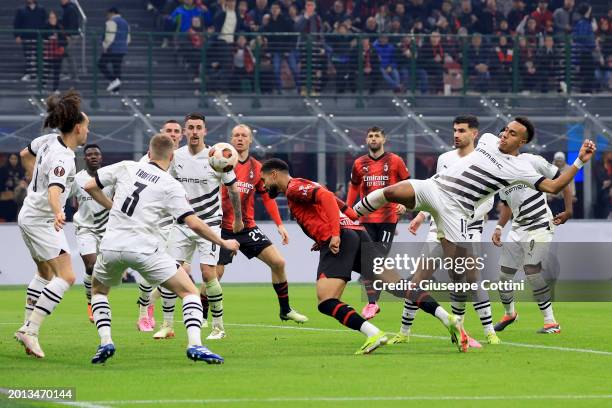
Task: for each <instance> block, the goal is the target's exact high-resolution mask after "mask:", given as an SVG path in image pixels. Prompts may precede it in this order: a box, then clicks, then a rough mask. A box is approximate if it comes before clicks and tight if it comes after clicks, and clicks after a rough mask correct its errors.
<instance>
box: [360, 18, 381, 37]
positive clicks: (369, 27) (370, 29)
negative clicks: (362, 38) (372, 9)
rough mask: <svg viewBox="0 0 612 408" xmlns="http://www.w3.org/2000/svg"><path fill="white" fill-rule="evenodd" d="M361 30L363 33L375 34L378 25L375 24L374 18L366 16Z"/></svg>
mask: <svg viewBox="0 0 612 408" xmlns="http://www.w3.org/2000/svg"><path fill="white" fill-rule="evenodd" d="M363 32H364V33H365V34H377V33H378V25H377V24H376V18H374V17H368V19H367V20H366V23H365V27H364V28H363Z"/></svg>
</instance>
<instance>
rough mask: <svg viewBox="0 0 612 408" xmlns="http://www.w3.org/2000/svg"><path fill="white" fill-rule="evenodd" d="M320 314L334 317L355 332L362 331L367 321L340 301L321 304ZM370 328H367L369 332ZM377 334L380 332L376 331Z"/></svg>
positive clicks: (333, 300)
mask: <svg viewBox="0 0 612 408" xmlns="http://www.w3.org/2000/svg"><path fill="white" fill-rule="evenodd" d="M319 312H321V313H323V314H325V315H328V316H331V317H333V318H334V319H336V320H337V321H339V322H340V324H342V325H344V326H346V327H348V328H350V329H353V330H361V327H362V326H363V324H364V323H366V320H365V319H364V318H363V317H361V316H360V315H359V314H358V313H357V312H355V310H354V309H353V308H352V307H351V306H349V305H347V304H346V303H342V302H341V301H339V300H338V299H327V300H324V301H323V302H321V303H319ZM368 328H369V326H366V328H365V329H366V330H369V329H368ZM376 333H378V330H376ZM364 334H365V333H364ZM366 336H367V334H366Z"/></svg>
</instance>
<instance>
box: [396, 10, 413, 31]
mask: <svg viewBox="0 0 612 408" xmlns="http://www.w3.org/2000/svg"><path fill="white" fill-rule="evenodd" d="M393 18H397V19H399V21H400V23H401V25H402V31H403V32H407V31H408V29H409V28H410V18H409V17H408V15H407V14H406V5H405V4H404V3H397V4H396V5H395V10H394V12H393Z"/></svg>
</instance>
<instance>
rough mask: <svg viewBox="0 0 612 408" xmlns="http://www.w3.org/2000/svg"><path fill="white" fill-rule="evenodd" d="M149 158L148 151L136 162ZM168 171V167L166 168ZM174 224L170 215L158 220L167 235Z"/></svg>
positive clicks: (147, 161) (145, 160)
mask: <svg viewBox="0 0 612 408" xmlns="http://www.w3.org/2000/svg"><path fill="white" fill-rule="evenodd" d="M150 161H151V158H150V157H149V153H145V154H144V156H142V157H141V158H140V160H138V163H149V162H150ZM170 168H172V164H170ZM168 171H170V169H168ZM173 224H174V218H172V216H167V217H164V218H162V219H161V220H160V221H159V228H162V229H164V231H163V233H164V234H165V235H166V236H168V235H169V234H170V230H171V229H172V225H173Z"/></svg>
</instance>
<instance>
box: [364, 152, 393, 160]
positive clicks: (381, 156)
mask: <svg viewBox="0 0 612 408" xmlns="http://www.w3.org/2000/svg"><path fill="white" fill-rule="evenodd" d="M388 153H389V152H384V153H383V154H381V155H380V157H379V158H378V159H375V158H373V157H372V156H370V153H368V157H369V158H370V159H372V160H374V161H379V160H380V159H382V158H383V157H385V156H386V155H387V154H388Z"/></svg>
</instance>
